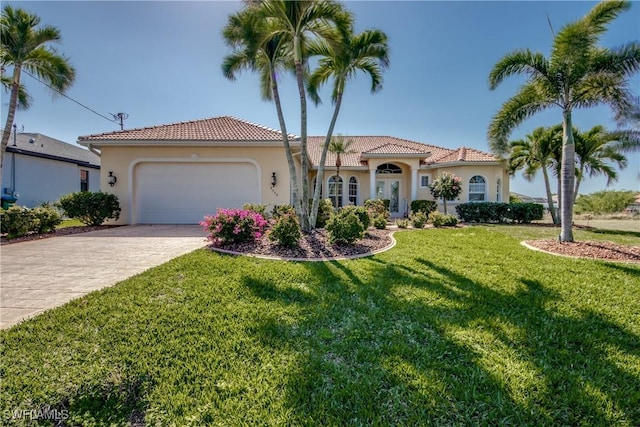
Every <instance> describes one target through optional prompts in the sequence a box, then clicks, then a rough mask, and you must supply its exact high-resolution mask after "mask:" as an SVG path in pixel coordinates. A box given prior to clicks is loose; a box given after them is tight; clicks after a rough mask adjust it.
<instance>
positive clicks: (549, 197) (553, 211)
mask: <svg viewBox="0 0 640 427" xmlns="http://www.w3.org/2000/svg"><path fill="white" fill-rule="evenodd" d="M542 175H543V176H544V187H545V189H546V190H547V202H548V204H549V213H550V214H551V220H552V221H553V223H554V224H555V225H558V224H560V221H558V214H557V212H556V209H555V208H554V206H553V195H552V194H551V185H550V184H549V172H547V168H546V167H545V166H542Z"/></svg>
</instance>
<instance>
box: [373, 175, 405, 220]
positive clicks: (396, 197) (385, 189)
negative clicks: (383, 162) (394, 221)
mask: <svg viewBox="0 0 640 427" xmlns="http://www.w3.org/2000/svg"><path fill="white" fill-rule="evenodd" d="M376 198H377V199H389V213H390V214H391V216H393V217H397V216H400V180H398V179H379V180H377V181H376Z"/></svg>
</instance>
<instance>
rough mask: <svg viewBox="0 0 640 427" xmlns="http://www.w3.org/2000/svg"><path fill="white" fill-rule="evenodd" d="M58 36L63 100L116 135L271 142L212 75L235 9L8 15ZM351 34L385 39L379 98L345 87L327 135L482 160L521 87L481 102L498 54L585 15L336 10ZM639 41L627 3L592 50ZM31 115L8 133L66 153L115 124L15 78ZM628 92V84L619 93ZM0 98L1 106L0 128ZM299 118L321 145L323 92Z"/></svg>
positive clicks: (445, 5)
mask: <svg viewBox="0 0 640 427" xmlns="http://www.w3.org/2000/svg"><path fill="white" fill-rule="evenodd" d="M6 3H9V4H12V5H13V6H19V7H22V8H24V9H26V10H28V11H30V12H31V13H35V14H37V15H39V16H40V17H41V18H42V22H43V23H47V24H51V25H54V26H56V27H58V28H59V29H60V31H61V33H62V37H63V40H62V42H61V43H60V44H59V45H57V46H56V48H57V49H58V51H59V52H61V53H64V54H65V55H66V56H67V57H69V58H70V61H71V63H72V64H73V66H74V67H75V68H76V72H77V78H76V82H75V84H74V85H73V87H72V88H71V89H70V90H69V91H68V92H67V94H68V95H69V96H70V97H71V98H73V99H75V100H77V101H79V102H81V103H83V104H85V105H87V106H88V107H90V108H92V109H93V110H95V111H97V112H99V113H101V114H103V115H105V116H108V117H111V116H110V113H118V112H126V113H128V114H129V118H128V119H127V120H126V121H125V128H133V127H143V126H154V125H159V124H164V123H172V122H176V121H186V120H195V119H201V118H206V117H213V116H220V115H231V116H236V117H239V118H242V119H245V120H248V121H251V122H255V123H259V124H262V125H265V126H269V127H272V128H276V129H277V128H278V120H277V116H276V112H275V107H274V106H273V104H270V103H266V102H263V101H261V99H260V96H259V89H258V80H257V77H256V76H255V75H252V74H250V73H245V74H242V75H241V76H240V78H239V79H237V80H236V81H234V82H231V81H229V80H226V79H225V78H224V77H223V75H222V73H221V71H220V64H221V63H222V58H223V57H224V56H225V55H226V54H227V53H229V49H228V48H227V47H226V46H225V45H224V43H223V41H222V39H221V36H220V33H221V30H222V28H223V26H224V25H225V23H226V20H227V17H228V15H229V14H231V13H233V12H235V11H236V10H239V9H240V7H241V3H240V2H218V1H200V2H170V1H139V2H129V1H114V2H92V1H75V2H62V1H46V2H41V1H40V2H37V1H13V2H3V4H6ZM345 4H346V6H347V8H348V9H350V10H351V11H352V12H353V13H354V14H355V17H356V26H357V29H358V30H363V29H366V28H378V29H381V30H383V31H385V32H386V33H387V35H388V36H389V45H390V49H391V66H390V68H389V69H388V70H387V72H386V74H385V80H384V88H383V90H382V91H381V92H379V93H377V94H374V95H372V94H370V92H369V84H370V82H369V81H368V80H367V79H366V77H365V76H364V75H360V76H358V78H357V79H356V80H354V81H353V82H352V84H351V85H349V86H348V88H347V91H346V92H345V97H344V101H343V107H342V110H341V114H340V117H339V119H338V123H337V126H336V132H339V133H342V134H344V135H391V136H396V137H401V138H407V139H410V140H415V141H419V142H425V143H430V144H435V145H440V146H444V147H449V148H457V147H460V146H463V145H464V146H468V147H474V148H477V149H480V150H484V151H488V150H489V148H488V143H487V139H486V131H487V126H488V124H489V121H490V119H491V117H492V116H493V114H494V113H495V112H496V111H497V109H498V108H500V106H501V104H502V103H503V102H504V101H505V100H506V99H507V98H508V97H510V96H511V95H513V94H514V93H515V91H516V90H517V88H518V87H519V86H520V85H521V84H522V83H523V80H522V79H520V78H510V79H508V80H507V81H505V82H504V83H503V84H502V85H501V86H500V87H499V88H498V89H496V90H495V91H490V90H489V88H488V84H487V78H488V74H489V71H490V70H491V68H492V66H493V65H494V64H495V63H496V62H497V61H498V59H500V58H501V57H502V56H503V55H504V54H506V53H508V52H511V51H513V50H515V49H520V48H529V49H532V50H534V51H540V52H542V53H544V54H545V55H548V54H549V52H550V49H551V42H552V34H551V30H550V28H549V24H548V22H547V15H548V16H549V18H550V20H551V23H552V26H553V28H554V30H555V31H558V30H559V29H560V28H561V27H562V26H563V25H564V24H566V23H568V22H570V21H572V20H575V19H578V18H580V17H581V16H583V15H584V14H585V13H587V12H588V11H589V10H590V9H591V8H592V7H593V5H594V4H595V2H582V1H580V2H546V1H536V2H518V1H504V2H485V1H475V2H454V1H449V2H435V1H424V2H419V1H413V2H391V1H349V2H345ZM639 38H640V3H639V2H634V4H633V6H632V8H631V10H629V11H627V12H626V13H624V14H623V15H622V16H620V17H619V18H618V19H617V20H616V21H614V22H613V24H612V25H611V27H610V30H609V32H608V33H607V34H606V36H605V37H604V38H603V40H602V43H603V45H604V46H607V47H613V46H618V45H620V44H623V43H626V42H628V41H631V40H638V39H639ZM281 78H282V80H281V88H282V94H281V95H282V97H283V100H284V101H283V102H284V104H285V114H286V118H287V126H288V131H289V132H291V133H296V134H299V131H300V128H299V112H298V111H299V109H298V99H297V94H296V89H295V81H294V79H293V77H292V76H289V75H283V76H281ZM23 83H25V84H26V85H27V87H28V90H29V92H30V93H31V94H32V96H33V97H34V100H35V101H34V103H33V106H32V107H31V108H30V109H29V110H26V111H18V113H17V116H16V121H15V123H16V124H17V125H18V127H19V128H22V127H23V126H24V131H25V132H39V133H43V134H46V135H49V136H51V137H54V138H57V139H61V140H63V141H66V142H70V143H74V142H75V141H76V140H77V137H78V136H80V135H87V134H92V133H100V132H108V131H112V130H117V129H119V126H118V125H116V124H115V123H112V122H109V121H107V120H106V119H104V118H102V117H99V116H97V115H95V114H94V113H92V112H90V111H87V110H85V109H84V108H82V107H80V106H79V105H77V104H76V103H74V102H72V101H70V100H68V99H65V98H62V97H57V98H55V99H52V97H51V95H50V92H49V91H48V90H47V89H46V88H45V87H43V86H42V85H41V84H40V83H38V82H37V81H35V80H33V79H31V78H30V77H26V76H25V77H24V80H23ZM632 87H634V88H635V89H634V90H635V92H636V94H638V93H639V92H640V77H638V76H637V75H636V77H634V79H633V81H632ZM7 99H8V97H7V95H6V94H5V93H3V94H2V105H1V107H2V115H1V116H0V117H1V119H2V125H4V120H5V119H6V105H7V104H6V103H7ZM323 100H324V101H325V103H324V104H322V105H321V106H320V107H318V108H315V107H312V108H311V109H310V112H309V134H310V135H324V134H325V133H326V130H327V127H328V125H329V120H330V118H331V114H332V112H333V106H332V105H331V102H330V99H329V92H328V91H327V92H325V96H324V97H323ZM611 116H612V114H611V113H610V111H609V110H608V108H606V107H601V108H594V109H590V110H584V111H578V112H576V113H575V115H574V122H575V125H576V126H578V127H579V128H581V129H589V128H591V127H592V126H594V125H597V124H603V125H605V126H607V127H609V128H614V127H615V124H614V123H613V121H612V120H611ZM560 120H561V115H560V111H559V110H550V111H548V112H545V113H543V114H540V115H538V116H536V117H534V118H532V119H529V120H528V121H526V122H525V123H524V124H523V125H522V126H520V127H519V128H518V129H516V131H515V132H514V134H513V138H512V139H519V138H523V137H524V136H525V135H526V134H527V133H529V132H531V131H532V130H533V129H534V128H535V127H538V126H549V125H553V124H556V123H558V122H559V121H560ZM628 157H629V166H628V167H627V169H626V170H625V171H623V172H622V173H621V175H620V180H619V182H618V183H616V184H615V185H614V186H613V187H611V188H615V189H631V190H640V155H638V153H634V154H629V156H628ZM605 184H606V181H605V180H604V179H603V178H593V179H589V180H587V181H586V182H585V183H584V184H583V185H582V187H581V192H583V193H591V192H593V191H598V190H602V189H605ZM511 191H515V192H519V193H524V194H529V195H543V194H544V188H543V185H542V183H541V178H540V177H538V179H536V180H535V181H534V182H533V183H529V182H527V181H525V180H524V179H522V178H521V176H520V175H518V176H517V177H515V178H513V179H512V181H511Z"/></svg>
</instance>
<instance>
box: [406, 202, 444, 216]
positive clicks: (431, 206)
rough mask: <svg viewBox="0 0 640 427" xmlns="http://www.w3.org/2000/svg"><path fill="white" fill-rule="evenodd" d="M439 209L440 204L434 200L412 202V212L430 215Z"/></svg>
mask: <svg viewBox="0 0 640 427" xmlns="http://www.w3.org/2000/svg"><path fill="white" fill-rule="evenodd" d="M436 209H438V204H437V203H436V202H435V201H433V200H413V201H412V202H411V212H413V213H416V212H422V213H424V214H426V215H429V214H430V213H431V212H433V211H435V210H436Z"/></svg>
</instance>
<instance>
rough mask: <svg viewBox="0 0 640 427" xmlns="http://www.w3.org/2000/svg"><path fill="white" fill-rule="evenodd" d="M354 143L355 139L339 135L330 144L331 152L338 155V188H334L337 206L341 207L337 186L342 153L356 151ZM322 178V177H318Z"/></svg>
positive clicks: (338, 178) (338, 177)
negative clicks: (353, 148) (352, 147)
mask: <svg viewBox="0 0 640 427" xmlns="http://www.w3.org/2000/svg"><path fill="white" fill-rule="evenodd" d="M352 144H353V139H344V137H343V136H342V135H338V137H337V138H333V139H332V140H331V143H330V144H329V152H330V153H331V154H333V155H335V156H336V163H335V164H336V183H335V185H336V188H335V190H334V193H335V196H336V197H335V201H336V208H337V207H339V206H338V194H339V191H338V190H339V188H338V187H337V186H338V185H339V184H340V168H341V167H342V157H341V156H342V155H343V154H351V153H355V151H354V150H352V149H351V145H352ZM318 176H320V173H318ZM318 179H321V178H318ZM316 182H322V181H316ZM316 187H317V188H319V187H320V186H319V185H317V186H316Z"/></svg>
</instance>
